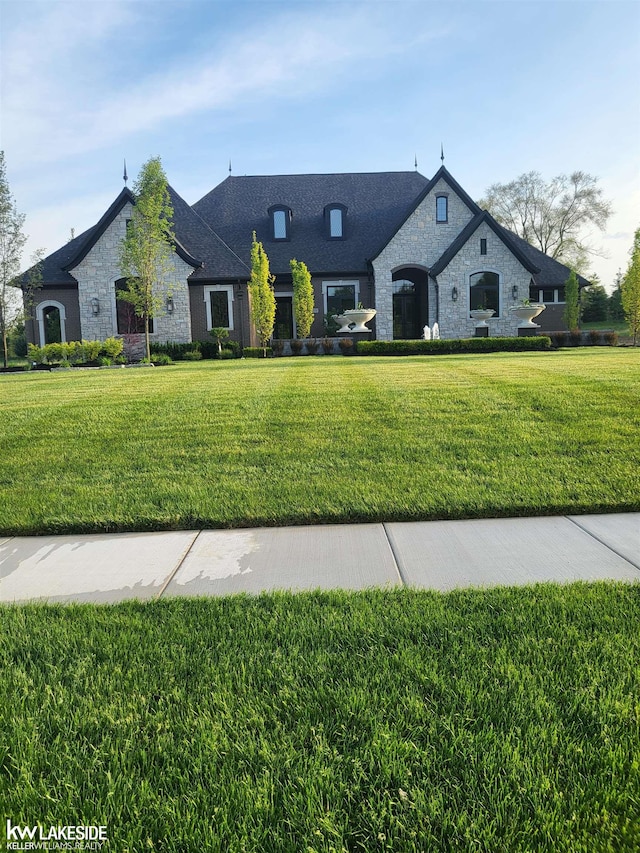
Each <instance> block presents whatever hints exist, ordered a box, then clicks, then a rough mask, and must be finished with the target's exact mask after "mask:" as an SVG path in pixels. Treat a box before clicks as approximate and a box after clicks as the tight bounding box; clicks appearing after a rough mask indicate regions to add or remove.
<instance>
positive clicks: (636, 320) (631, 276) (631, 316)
mask: <svg viewBox="0 0 640 853" xmlns="http://www.w3.org/2000/svg"><path fill="white" fill-rule="evenodd" d="M621 290H622V307H623V309H624V316H625V318H626V320H627V323H629V331H630V332H631V336H632V337H633V345H634V347H635V346H637V345H638V336H639V335H640V228H638V230H637V231H636V233H635V235H634V238H633V248H632V250H631V261H630V262H629V267H628V269H627V272H626V274H625V277H624V278H623V279H622V288H621Z"/></svg>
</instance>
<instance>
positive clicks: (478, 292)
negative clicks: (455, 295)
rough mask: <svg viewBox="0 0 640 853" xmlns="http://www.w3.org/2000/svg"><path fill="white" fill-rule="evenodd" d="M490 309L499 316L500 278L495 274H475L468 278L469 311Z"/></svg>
mask: <svg viewBox="0 0 640 853" xmlns="http://www.w3.org/2000/svg"><path fill="white" fill-rule="evenodd" d="M478 308H492V309H493V310H494V311H495V314H494V315H493V316H494V317H499V316H500V276H499V275H498V273H497V272H489V271H486V272H476V273H474V274H473V275H470V276H469V310H470V311H475V310H477V309H478Z"/></svg>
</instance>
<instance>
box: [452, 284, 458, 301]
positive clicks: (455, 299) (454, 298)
mask: <svg viewBox="0 0 640 853" xmlns="http://www.w3.org/2000/svg"><path fill="white" fill-rule="evenodd" d="M451 298H452V299H453V301H454V302H457V301H458V288H457V287H454V288H453V290H452V291H451Z"/></svg>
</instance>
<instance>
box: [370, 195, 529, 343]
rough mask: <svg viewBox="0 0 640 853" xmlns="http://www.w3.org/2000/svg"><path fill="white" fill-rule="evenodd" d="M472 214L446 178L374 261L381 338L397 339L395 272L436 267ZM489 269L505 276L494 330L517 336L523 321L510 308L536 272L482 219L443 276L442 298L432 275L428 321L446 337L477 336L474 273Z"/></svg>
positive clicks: (526, 291) (522, 295)
mask: <svg viewBox="0 0 640 853" xmlns="http://www.w3.org/2000/svg"><path fill="white" fill-rule="evenodd" d="M441 192H447V193H448V198H449V205H448V219H449V221H448V222H447V223H436V195H438V194H440V193H441ZM472 218H473V214H472V213H471V211H470V210H469V208H468V207H467V206H466V204H464V203H463V202H462V201H461V199H460V198H458V196H457V195H456V194H455V193H454V192H453V190H452V189H451V188H450V187H449V185H448V184H447V183H446V182H445V181H442V180H441V181H439V182H438V183H437V184H436V186H435V187H434V188H433V189H432V191H431V192H430V193H429V194H428V195H427V196H426V197H425V198H424V199H423V201H422V202H421V204H420V205H418V207H417V208H416V210H415V211H414V212H413V213H412V214H411V216H410V217H409V219H408V220H407V221H406V222H405V224H404V225H403V226H402V228H401V229H400V230H399V231H398V232H397V234H396V235H395V236H394V237H393V239H392V240H391V241H390V243H389V244H388V245H387V246H386V247H385V248H384V249H383V251H382V252H381V253H380V254H379V255H378V257H377V258H375V259H374V261H373V268H374V272H375V287H376V308H377V311H378V313H377V315H376V328H377V338H378V339H379V340H392V339H393V281H392V275H393V272H394V271H395V270H397V269H398V268H399V267H403V266H412V265H413V266H422V267H424V268H427V269H428V268H429V267H431V266H432V265H433V264H434V263H435V262H436V261H437V260H438V258H439V257H440V256H441V255H442V254H443V252H444V251H445V250H446V249H447V248H448V247H449V246H450V245H451V243H452V242H453V241H454V240H455V238H456V237H457V236H458V234H459V233H460V231H462V229H463V228H464V227H465V225H466V224H467V223H468V222H469V221H470V220H471V219H472ZM482 238H485V239H486V240H487V254H486V255H481V254H480V240H481V239H482ZM485 270H488V271H491V272H497V273H499V274H500V290H501V293H500V316H499V317H497V318H496V319H493V320H489V334H490V335H517V326H518V322H517V320H516V318H514V317H513V315H512V314H511V313H510V312H509V310H508V309H509V308H510V307H511V306H512V305H515V304H517V302H519V301H520V300H521V299H524V298H526V297H528V296H529V282H530V280H531V273H529V272H528V271H527V270H526V269H525V268H524V267H523V266H522V264H521V263H520V262H519V261H518V260H517V259H516V258H514V256H513V255H512V254H511V252H510V251H509V249H507V247H506V246H505V245H504V243H503V242H502V241H501V240H500V239H499V238H498V237H497V235H496V234H495V232H494V231H493V230H492V229H491V228H490V227H489V226H488V225H487V224H486V223H483V224H482V225H480V227H479V228H477V229H476V231H475V232H474V233H473V234H472V236H471V237H470V239H469V240H468V241H467V244H466V245H465V246H463V248H462V249H461V250H460V252H458V254H457V255H456V256H455V258H454V259H453V260H452V261H451V263H450V264H449V265H448V267H446V269H445V270H443V272H442V273H441V274H440V275H439V276H438V294H437V298H436V286H435V282H434V280H433V279H432V278H429V325H430V326H432V325H433V323H434V322H435V321H436V320H437V321H438V325H439V327H440V335H441V337H443V338H459V337H473V335H474V334H475V326H476V322H475V321H474V320H473V319H472V318H471V317H470V316H469V276H470V275H472V274H473V273H475V272H481V271H485ZM514 284H515V285H516V286H517V287H518V297H517V299H515V300H514V299H513V297H512V289H513V285H514ZM454 287H456V288H457V289H458V299H457V301H456V302H454V301H453V300H452V298H451V293H452V290H453V288H454ZM436 310H438V314H437V315H436Z"/></svg>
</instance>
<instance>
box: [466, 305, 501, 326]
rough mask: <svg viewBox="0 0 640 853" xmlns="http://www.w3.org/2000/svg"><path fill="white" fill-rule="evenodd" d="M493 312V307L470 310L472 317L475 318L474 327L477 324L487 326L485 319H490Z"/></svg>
mask: <svg viewBox="0 0 640 853" xmlns="http://www.w3.org/2000/svg"><path fill="white" fill-rule="evenodd" d="M495 313H496V312H495V311H494V310H493V308H475V309H474V310H473V311H471V312H470V314H471V316H472V317H473V319H474V320H476V329H477V328H478V327H479V326H482V328H484V327H485V326H488V323H487V320H490V319H491V317H493V315H494V314H495Z"/></svg>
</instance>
